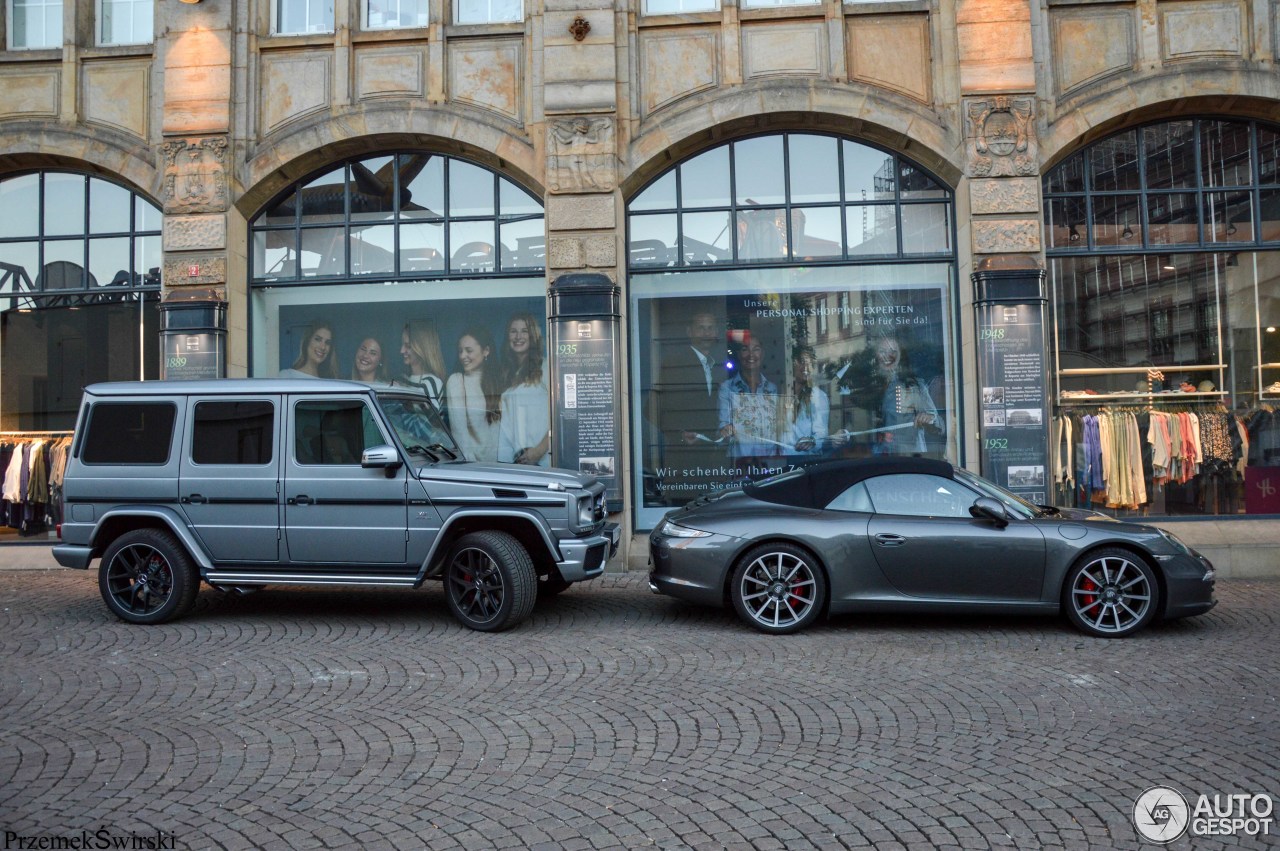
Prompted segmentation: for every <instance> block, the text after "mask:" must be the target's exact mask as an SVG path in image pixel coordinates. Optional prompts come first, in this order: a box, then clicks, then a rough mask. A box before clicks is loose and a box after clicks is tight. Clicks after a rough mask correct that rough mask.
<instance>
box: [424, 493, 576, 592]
mask: <svg viewBox="0 0 1280 851" xmlns="http://www.w3.org/2000/svg"><path fill="white" fill-rule="evenodd" d="M494 517H506V518H511V519H516V520H521V521H527V522H529V523H532V524H533V527H534V528H535V529H537V530H538V534H539V536H541V538H542V543H543V546H545V547H546V550H547V555H548V556H549V557H550V559H551V560H552V561H553V562H555V563H557V564H558V563H559V562H561V561H563V557H562V555H561V553H560V548H559V547H558V546H557V545H556V542H555V535H553V534H552V532H551V530H550V529H549V528H548V527H547V524H546V521H545V520H543V519H542V517H541V516H540V515H538V514H537V513H535V512H531V511H514V510H502V509H499V510H497V511H495V510H493V509H492V508H490V509H488V510H480V509H475V510H467V509H463V510H461V511H455V512H453V513H452V514H450V515H449V516H448V517H447V518H445V521H444V525H443V526H441V527H440V531H439V532H437V533H436V538H435V540H434V541H432V542H431V549H430V550H428V551H427V556H426V558H424V559H423V560H422V567H421V568H420V569H419V570H418V577H417V582H418V583H419V584H421V583H422V582H423V581H424V580H426V579H427V578H428V577H430V576H434V575H436V574H437V573H439V571H440V569H441V568H442V567H443V566H444V555H445V554H447V553H448V551H449V549H451V548H452V547H453V544H454V541H455V537H454V535H453V534H452V529H453V527H454V526H456V525H457V524H458V522H459V521H462V520H472V519H481V520H487V519H490V518H494ZM493 531H496V532H502V531H505V530H503V529H495V530H493ZM446 543H447V544H448V546H443V545H444V544H446ZM530 556H533V553H530ZM535 562H536V559H535Z"/></svg>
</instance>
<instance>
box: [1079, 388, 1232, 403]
mask: <svg viewBox="0 0 1280 851" xmlns="http://www.w3.org/2000/svg"><path fill="white" fill-rule="evenodd" d="M1227 395H1229V394H1228V393H1226V392H1224V391H1222V390H1213V391H1200V390H1197V391H1196V392H1194V393H1094V394H1091V395H1089V396H1059V397H1058V404H1060V405H1079V404H1085V405H1088V404H1092V403H1094V402H1097V401H1099V400H1105V401H1110V402H1114V401H1115V400H1117V399H1128V400H1130V401H1137V402H1152V401H1155V400H1156V399H1160V400H1162V401H1164V400H1167V401H1176V400H1178V399H1193V400H1195V401H1200V402H1207V401H1212V400H1214V399H1220V398H1222V397H1223V396H1227Z"/></svg>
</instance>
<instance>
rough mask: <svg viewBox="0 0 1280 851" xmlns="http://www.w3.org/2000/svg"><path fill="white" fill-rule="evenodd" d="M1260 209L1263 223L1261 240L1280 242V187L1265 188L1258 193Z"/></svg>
mask: <svg viewBox="0 0 1280 851" xmlns="http://www.w3.org/2000/svg"><path fill="white" fill-rule="evenodd" d="M1258 211H1259V212H1260V213H1261V219H1262V225H1261V230H1260V231H1259V232H1258V239H1259V241H1261V242H1280V189H1263V190H1261V191H1260V192H1259V193H1258Z"/></svg>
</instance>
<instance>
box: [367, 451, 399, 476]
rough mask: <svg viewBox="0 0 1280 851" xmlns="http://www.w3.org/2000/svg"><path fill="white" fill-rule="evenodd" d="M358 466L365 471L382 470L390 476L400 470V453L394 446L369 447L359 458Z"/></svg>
mask: <svg viewBox="0 0 1280 851" xmlns="http://www.w3.org/2000/svg"><path fill="white" fill-rule="evenodd" d="M360 466H361V467H364V468H365V469H366V470H371V469H377V468H382V469H384V470H386V471H387V475H388V476H390V475H391V474H392V473H394V472H395V471H396V470H399V469H400V453H398V452H396V449H395V447H394V446H370V447H369V448H368V449H366V450H365V451H364V453H363V454H362V455H361V456H360Z"/></svg>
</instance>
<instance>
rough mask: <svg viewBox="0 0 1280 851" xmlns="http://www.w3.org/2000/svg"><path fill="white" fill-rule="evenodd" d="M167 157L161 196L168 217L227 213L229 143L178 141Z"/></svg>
mask: <svg viewBox="0 0 1280 851" xmlns="http://www.w3.org/2000/svg"><path fill="white" fill-rule="evenodd" d="M160 152H161V153H162V154H163V155H164V184H163V186H162V191H161V195H162V198H163V200H164V209H165V212H166V213H220V212H223V211H225V210H226V209H227V204H228V195H227V169H226V159H227V140H226V138H225V137H221V136H219V137H214V138H208V139H175V140H174V141H171V142H165V143H164V144H163V145H161V146H160Z"/></svg>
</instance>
